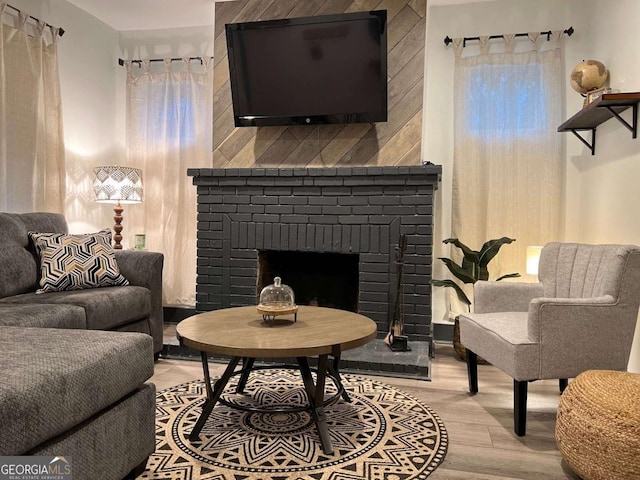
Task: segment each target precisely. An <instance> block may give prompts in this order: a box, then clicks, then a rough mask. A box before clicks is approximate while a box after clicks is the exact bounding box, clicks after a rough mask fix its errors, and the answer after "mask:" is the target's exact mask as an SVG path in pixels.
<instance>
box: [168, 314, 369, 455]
mask: <svg viewBox="0 0 640 480" xmlns="http://www.w3.org/2000/svg"><path fill="white" fill-rule="evenodd" d="M176 332H177V337H178V339H179V340H180V344H181V345H183V346H186V347H190V348H193V349H195V350H198V351H200V357H201V359H202V368H203V370H204V377H205V384H206V385H205V386H206V389H207V399H206V400H205V403H204V405H203V407H202V413H201V414H200V417H199V418H198V421H197V422H196V425H195V426H194V428H193V430H192V432H191V434H190V435H189V438H190V439H191V440H192V441H193V440H197V439H198V438H199V435H200V431H201V430H202V427H203V426H204V424H205V422H206V421H207V418H208V417H209V415H210V414H211V411H212V410H213V407H214V406H215V405H216V403H218V401H221V399H220V395H222V393H223V391H224V388H225V387H226V385H227V383H228V382H229V379H230V378H231V377H232V376H234V375H240V379H239V381H238V386H237V388H236V391H237V392H242V391H243V389H244V387H245V385H246V383H247V380H248V378H249V374H250V373H251V370H252V369H253V368H254V367H253V364H254V360H255V359H256V358H295V359H296V361H297V364H298V367H299V369H300V373H301V375H302V380H303V383H304V387H305V392H306V394H307V398H308V401H309V405H308V410H309V411H310V412H311V414H312V416H313V419H314V421H315V423H316V427H317V429H318V434H319V436H320V443H321V445H322V449H323V450H324V452H325V453H326V454H328V455H330V454H332V453H333V447H332V445H331V439H330V436H329V430H328V428H327V424H326V416H325V412H324V406H325V405H326V402H325V395H324V390H325V382H326V378H327V376H329V377H331V379H332V380H333V381H334V383H335V384H336V387H337V388H338V392H339V395H341V396H342V398H343V399H344V400H346V401H349V396H348V395H347V393H346V392H345V391H344V388H343V387H342V382H341V380H340V373H339V363H340V355H341V353H342V352H343V351H344V350H349V349H351V348H356V347H360V346H362V345H364V344H366V343H368V342H370V341H371V340H373V339H374V338H375V337H376V324H375V322H373V321H372V320H371V319H369V318H367V317H365V316H363V315H360V314H357V313H353V312H347V311H344V310H336V309H333V308H325V307H307V306H301V307H299V310H298V315H297V321H296V322H294V321H293V317H292V318H291V319H288V318H283V317H277V318H276V319H275V320H272V321H270V322H265V321H264V320H263V318H262V315H261V314H260V313H258V311H257V310H256V307H255V306H252V307H236V308H227V309H222V310H214V311H212V312H206V313H201V314H199V315H194V316H193V317H189V318H187V319H186V320H183V321H181V322H180V323H179V324H178V326H177V328H176ZM207 353H213V354H218V355H224V356H229V357H231V360H230V361H229V364H228V365H227V368H226V369H225V371H224V373H223V375H222V376H221V377H220V379H218V380H217V381H216V382H215V385H213V386H212V385H211V377H210V375H209V363H208V359H207ZM316 356H317V357H318V366H317V371H316V381H315V384H314V381H313V376H312V374H311V368H310V366H309V360H308V358H309V357H316ZM329 356H331V357H332V361H331V362H329ZM240 360H242V368H241V369H240V370H237V371H236V367H237V366H238V363H239V362H240ZM221 402H222V401H221ZM223 403H225V405H229V406H234V405H233V404H232V403H229V402H223Z"/></svg>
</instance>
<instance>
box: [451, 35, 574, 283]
mask: <svg viewBox="0 0 640 480" xmlns="http://www.w3.org/2000/svg"><path fill="white" fill-rule="evenodd" d="M561 38H562V32H553V35H552V39H551V41H546V37H542V38H538V35H537V34H529V38H528V39H527V38H525V39H524V40H520V41H517V40H516V39H515V38H514V36H513V35H506V36H505V41H504V42H500V41H497V42H496V41H494V40H492V41H491V42H490V41H489V39H488V38H487V37H482V38H481V39H480V45H479V48H478V46H477V45H476V47H475V48H476V52H475V53H474V52H472V49H473V48H474V47H469V46H467V47H466V48H462V43H461V39H455V40H454V46H455V50H456V64H455V90H454V92H455V119H454V137H455V138H454V165H453V199H452V236H454V237H457V238H459V239H460V240H461V241H462V242H463V243H465V244H467V245H468V246H469V247H471V248H473V249H479V248H480V247H481V246H482V244H483V243H484V242H485V241H487V240H489V239H493V238H499V237H503V236H508V237H511V238H515V239H516V242H515V243H512V244H510V245H505V246H503V247H502V249H501V251H500V254H499V255H498V256H497V257H496V258H495V259H494V260H493V261H492V262H491V263H490V264H489V272H490V274H491V278H492V279H495V278H497V277H498V276H500V275H503V274H507V273H512V272H519V273H521V274H522V275H524V274H525V264H526V248H527V246H528V245H544V244H545V243H547V242H549V241H555V240H558V239H559V233H560V221H561V212H562V207H561V188H562V172H563V169H562V156H561V153H562V151H561V137H560V135H559V134H558V133H557V132H556V129H557V127H558V125H559V124H560V123H561V113H562V112H561V104H562V98H563V88H562V82H563V68H562V61H561V56H562V50H561ZM494 44H498V45H496V47H497V48H499V49H500V50H501V51H498V52H493V51H490V50H493V49H494V48H495V47H494V46H493V45H494ZM515 44H517V45H515ZM514 46H515V48H514ZM454 250H455V249H454Z"/></svg>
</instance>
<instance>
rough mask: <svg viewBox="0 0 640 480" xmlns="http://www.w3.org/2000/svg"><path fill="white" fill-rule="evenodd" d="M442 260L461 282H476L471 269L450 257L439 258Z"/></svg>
mask: <svg viewBox="0 0 640 480" xmlns="http://www.w3.org/2000/svg"><path fill="white" fill-rule="evenodd" d="M440 260H442V262H443V263H444V264H445V265H446V266H447V268H449V271H450V272H451V273H452V274H453V275H454V276H455V277H456V278H457V279H458V280H460V281H462V282H463V283H476V280H477V279H476V277H475V276H474V275H473V271H472V270H469V269H466V268H463V267H461V266H460V265H458V264H457V263H456V262H454V261H453V260H451V259H450V258H442V257H441V258H440Z"/></svg>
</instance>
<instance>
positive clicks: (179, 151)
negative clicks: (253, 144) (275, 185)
mask: <svg viewBox="0 0 640 480" xmlns="http://www.w3.org/2000/svg"><path fill="white" fill-rule="evenodd" d="M210 63H211V62H210V60H209V59H206V58H205V59H203V63H202V64H201V63H200V61H194V60H192V61H189V59H184V60H183V61H180V62H171V61H170V60H166V61H165V62H164V64H155V65H153V64H151V62H149V61H144V62H143V63H142V67H141V68H138V66H136V65H135V64H134V65H132V64H131V62H125V68H126V69H127V156H128V160H127V161H128V164H129V165H130V166H134V167H138V168H141V169H142V171H143V185H144V200H143V203H142V205H138V206H134V207H131V208H129V209H128V211H127V213H126V214H128V213H129V212H130V213H131V215H128V216H129V218H131V221H130V222H129V225H135V227H132V228H137V229H138V230H137V231H135V232H133V231H130V232H129V234H131V235H133V234H134V233H145V234H146V236H147V248H148V249H149V250H153V251H159V252H162V253H164V255H165V265H164V285H163V290H164V303H165V305H194V304H195V285H196V217H197V212H196V210H197V207H196V187H195V186H193V185H192V183H191V178H190V177H187V168H191V167H194V168H207V167H211V151H212V138H211V132H212V128H211V125H212V102H213V93H212V92H213V83H212V73H213V72H212V70H213V68H212V67H211V65H210ZM158 67H159V71H157V72H155V71H153V70H154V69H155V68H158ZM136 210H137V211H136Z"/></svg>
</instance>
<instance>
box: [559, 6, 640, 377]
mask: <svg viewBox="0 0 640 480" xmlns="http://www.w3.org/2000/svg"><path fill="white" fill-rule="evenodd" d="M591 12H592V30H591V34H592V35H593V38H595V39H597V41H595V42H594V43H593V45H592V58H595V59H597V60H600V61H601V62H603V63H604V64H605V65H606V66H607V67H608V68H609V71H610V77H611V80H610V84H611V87H612V88H615V89H618V90H620V91H624V92H639V91H640V63H638V44H639V43H640V32H639V31H638V25H639V24H640V0H616V1H615V2H606V4H605V3H603V2H596V3H595V4H594V6H593V9H592V10H591ZM577 108H579V107H577ZM577 108H576V109H577ZM622 116H623V118H625V119H626V120H627V121H629V122H630V121H631V111H630V110H629V111H627V112H625V113H623V114H622ZM596 138H597V144H596V152H595V155H594V156H591V155H590V154H589V153H588V152H584V150H585V149H583V148H582V149H577V151H576V149H575V148H574V149H572V151H571V152H570V153H569V155H568V156H567V161H568V163H569V164H570V165H571V168H572V171H573V172H575V176H576V177H578V178H579V181H580V188H579V193H578V202H579V205H580V211H579V218H580V224H579V232H578V238H579V239H580V240H581V241H584V242H590V243H608V242H611V243H631V244H635V245H640V214H639V213H638V206H639V205H640V188H638V182H639V181H640V138H638V139H632V138H631V132H629V130H627V129H626V128H625V127H624V126H622V125H621V124H620V123H619V122H618V121H617V120H615V119H611V120H609V121H607V122H606V123H604V124H602V125H601V126H600V127H598V129H597V134H596ZM576 142H577V141H576ZM629 370H630V371H634V372H638V373H640V320H639V321H638V326H637V327H636V335H635V340H634V347H633V350H632V352H631V359H630V361H629Z"/></svg>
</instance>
